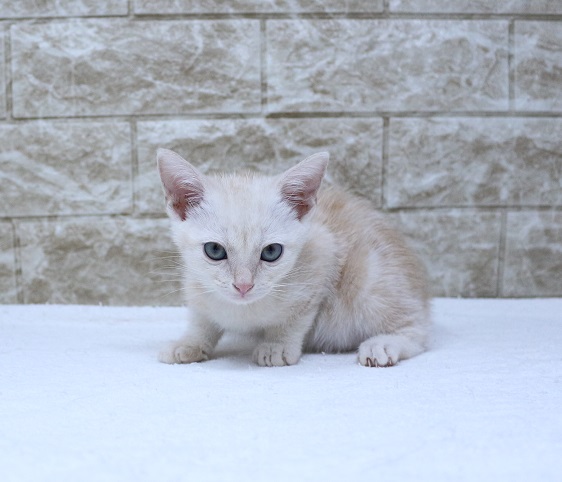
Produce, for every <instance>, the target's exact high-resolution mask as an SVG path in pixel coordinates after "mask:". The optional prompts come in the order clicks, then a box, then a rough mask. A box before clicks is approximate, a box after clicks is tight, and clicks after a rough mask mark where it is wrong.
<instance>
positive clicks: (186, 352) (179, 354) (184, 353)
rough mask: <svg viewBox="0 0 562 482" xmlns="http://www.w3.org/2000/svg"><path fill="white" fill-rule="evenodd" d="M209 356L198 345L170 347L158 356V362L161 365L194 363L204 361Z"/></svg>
mask: <svg viewBox="0 0 562 482" xmlns="http://www.w3.org/2000/svg"><path fill="white" fill-rule="evenodd" d="M208 359H209V354H208V353H207V352H206V351H205V350H204V349H203V347H201V346H199V345H184V344H182V345H178V344H175V345H172V346H170V347H168V348H166V349H164V350H162V351H161V352H160V353H159V354H158V361H160V362H162V363H168V364H173V363H195V362H201V361H206V360H208Z"/></svg>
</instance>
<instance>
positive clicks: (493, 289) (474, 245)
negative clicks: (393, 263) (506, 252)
mask: <svg viewBox="0 0 562 482" xmlns="http://www.w3.org/2000/svg"><path fill="white" fill-rule="evenodd" d="M391 217H392V218H393V220H394V221H395V222H396V225H397V226H398V227H399V228H400V229H401V231H402V232H403V233H404V234H405V235H406V236H407V238H408V240H409V241H410V245H411V246H412V247H413V248H414V250H415V251H416V252H417V253H418V255H419V256H420V258H421V260H422V261H423V263H424V264H425V266H426V269H427V272H428V275H429V279H430V284H431V289H432V293H433V295H435V296H452V297H455V296H463V297H493V296H497V283H498V258H499V245H500V229H501V219H500V214H499V213H494V212H473V211H471V212H466V211H461V210H447V211H404V212H399V213H394V214H392V215H391Z"/></svg>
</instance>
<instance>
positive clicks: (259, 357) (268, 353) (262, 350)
mask: <svg viewBox="0 0 562 482" xmlns="http://www.w3.org/2000/svg"><path fill="white" fill-rule="evenodd" d="M300 357H301V350H299V349H295V348H291V347H289V346H287V345H284V344H282V343H260V344H259V345H258V346H257V347H256V349H255V350H254V355H253V359H254V362H255V363H257V364H258V365H259V366H262V367H283V366H286V365H294V364H296V363H297V362H298V361H299V359H300Z"/></svg>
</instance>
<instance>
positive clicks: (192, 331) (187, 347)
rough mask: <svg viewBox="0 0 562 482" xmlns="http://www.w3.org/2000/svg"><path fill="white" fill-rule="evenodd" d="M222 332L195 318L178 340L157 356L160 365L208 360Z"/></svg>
mask: <svg viewBox="0 0 562 482" xmlns="http://www.w3.org/2000/svg"><path fill="white" fill-rule="evenodd" d="M222 334H223V331H222V330H221V329H220V328H218V327H217V326H216V325H214V324H213V323H211V322H209V321H207V320H205V319H203V318H200V317H196V318H195V319H194V320H192V323H191V324H190V326H189V329H188V330H187V333H186V334H185V335H184V336H183V337H181V338H180V339H179V340H176V341H175V342H173V343H171V344H170V345H169V346H168V347H166V348H165V349H164V350H162V351H161V352H160V353H159V355H158V360H159V361H161V362H162V363H170V364H172V363H194V362H200V361H205V360H208V359H209V357H210V356H211V355H212V353H213V351H214V349H215V347H216V346H217V343H218V342H219V340H220V338H221V336H222Z"/></svg>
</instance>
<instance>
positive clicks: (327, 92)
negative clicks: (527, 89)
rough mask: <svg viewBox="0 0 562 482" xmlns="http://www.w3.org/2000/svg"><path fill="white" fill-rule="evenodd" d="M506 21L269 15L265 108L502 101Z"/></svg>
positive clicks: (425, 107) (484, 105)
mask: <svg viewBox="0 0 562 482" xmlns="http://www.w3.org/2000/svg"><path fill="white" fill-rule="evenodd" d="M507 37H508V23H507V21H503V20H498V21H481V20H450V21H444V20H396V19H392V20H349V19H343V20H296V19H292V20H271V21H268V22H267V85H268V90H267V98H268V108H269V110H270V111H272V112H279V111H289V112H306V111H320V112H333V111H336V112H337V111H344V112H349V111H372V110H382V111H389V110H390V111H395V110H402V111H403V110H406V111H410V110H422V111H436V110H437V111H439V110H447V111H464V110H483V111H490V110H506V109H507V108H508V64H507V56H508V55H507V53H508V38H507Z"/></svg>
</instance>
